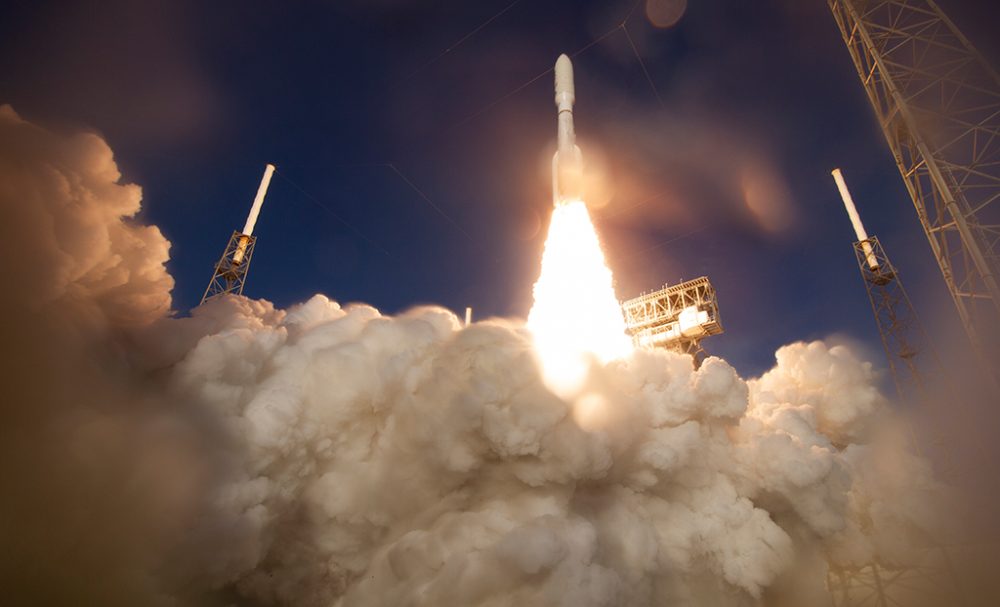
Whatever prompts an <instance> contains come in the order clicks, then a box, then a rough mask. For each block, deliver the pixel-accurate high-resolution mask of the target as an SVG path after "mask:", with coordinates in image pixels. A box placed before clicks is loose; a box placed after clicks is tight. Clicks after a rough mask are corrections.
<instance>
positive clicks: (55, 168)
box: [0, 106, 174, 326]
mask: <svg viewBox="0 0 1000 607" xmlns="http://www.w3.org/2000/svg"><path fill="white" fill-rule="evenodd" d="M120 177H121V175H120V173H119V172H118V167H117V166H116V165H115V162H114V160H113V159H112V153H111V148H109V147H108V145H107V144H106V143H105V142H104V140H103V139H101V138H100V137H99V136H97V135H95V134H91V133H84V134H79V135H75V136H72V137H68V138H64V137H60V136H58V135H55V134H52V133H49V132H47V131H45V130H43V129H40V128H38V127H36V126H34V125H32V124H30V123H28V122H26V121H24V120H22V119H21V118H20V117H18V115H17V114H16V113H15V112H14V110H13V109H11V107H10V106H0V213H2V215H0V230H2V232H0V247H2V248H0V251H2V255H0V264H2V266H0V271H2V273H3V277H4V280H5V285H6V286H7V288H8V289H9V290H10V291H11V292H12V293H13V294H14V296H15V297H18V298H21V297H23V298H24V299H25V301H26V302H30V303H33V304H36V305H50V306H60V307H63V308H66V309H74V310H77V311H80V312H86V313H87V314H88V315H91V316H97V317H99V319H102V320H103V319H106V320H107V321H108V322H109V323H111V324H112V325H116V326H122V325H136V324H143V323H146V322H149V321H150V320H152V319H154V318H156V317H158V316H161V315H163V314H164V313H166V312H167V310H168V309H169V308H170V290H171V289H172V288H173V284H174V281H173V278H172V277H171V276H170V275H169V274H168V273H167V271H166V268H165V267H164V263H166V261H167V258H168V251H169V248H170V245H169V243H168V242H167V240H166V239H165V238H164V237H163V235H162V234H160V231H159V229H157V228H156V227H153V226H142V225H137V224H134V223H131V222H130V221H129V219H130V218H132V217H133V216H135V214H136V213H138V212H139V207H140V200H141V197H142V193H141V190H140V189H139V187H138V186H135V185H126V184H121V183H119V179H120Z"/></svg>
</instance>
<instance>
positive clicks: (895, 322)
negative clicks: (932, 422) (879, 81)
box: [832, 169, 940, 399]
mask: <svg viewBox="0 0 1000 607" xmlns="http://www.w3.org/2000/svg"><path fill="white" fill-rule="evenodd" d="M832 175H833V178H834V180H835V181H836V182H837V189H839V190H840V196H841V198H842V199H843V201H844V208H845V209H846V210H847V215H848V217H850V219H851V225H852V226H853V227H854V235H855V236H856V237H857V241H856V242H855V243H854V254H855V256H856V257H857V260H858V269H860V270H861V278H862V280H863V281H864V283H865V290H866V291H867V292H868V300H869V302H870V303H871V306H872V313H873V314H874V315H875V324H876V325H877V326H878V332H879V337H880V338H881V340H882V347H883V348H884V349H885V356H886V359H887V361H888V362H889V370H890V372H891V373H892V380H893V382H894V383H895V384H896V392H897V393H898V394H899V396H900V398H902V399H906V398H908V397H919V396H920V395H921V394H920V393H922V392H923V391H924V388H925V387H924V381H925V380H924V375H923V372H922V370H921V368H920V365H919V364H918V355H919V354H920V351H921V350H924V349H927V350H930V347H929V344H927V343H926V342H927V336H926V334H925V333H924V330H923V327H922V326H921V325H920V321H919V320H918V319H917V313H916V311H914V309H913V304H912V303H910V298H909V296H907V294H906V290H904V289H903V284H902V283H901V282H900V280H899V275H898V274H897V272H896V268H895V267H894V266H893V265H892V262H890V261H889V257H888V256H887V255H886V253H885V250H884V249H883V248H882V244H881V243H880V242H879V240H878V238H876V237H874V236H872V237H869V236H868V232H866V231H865V226H864V224H862V223H861V216H860V215H858V210H857V207H855V206H854V199H853V198H852V197H851V192H850V191H849V190H848V189H847V183H846V182H845V181H844V176H843V174H842V173H841V172H840V169H834V170H833V173H832ZM921 342H923V345H922V346H918V344H919V343H921ZM928 354H929V355H930V356H931V357H932V358H934V352H933V351H932V350H931V351H929V352H928ZM932 362H936V360H935V361H932ZM935 366H937V365H935ZM925 370H926V369H925ZM938 371H939V372H940V369H938Z"/></svg>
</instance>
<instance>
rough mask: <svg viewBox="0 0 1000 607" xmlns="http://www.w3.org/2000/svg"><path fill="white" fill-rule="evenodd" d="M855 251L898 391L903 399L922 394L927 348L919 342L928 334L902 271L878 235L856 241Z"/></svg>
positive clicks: (924, 339)
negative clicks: (920, 360) (921, 361)
mask: <svg viewBox="0 0 1000 607" xmlns="http://www.w3.org/2000/svg"><path fill="white" fill-rule="evenodd" d="M854 254H855V256H856V257H857V259H858V268H859V269H860V270H861V278H862V279H863V281H864V283H865V289H866V290H867V291H868V301H870V302H871V305H872V313H874V315H875V323H876V324H877V325H878V332H879V337H880V338H881V340H882V347H883V348H884V349H885V357H886V359H887V360H888V362H889V371H890V372H891V373H892V380H893V382H895V384H896V392H897V393H898V394H899V396H900V398H906V397H907V396H914V392H917V393H922V392H923V391H924V374H923V371H922V370H921V368H920V365H919V364H918V355H920V354H921V350H922V349H924V348H921V347H919V344H920V342H922V341H926V336H925V335H924V331H923V328H922V327H921V326H920V321H919V320H918V319H917V313H916V312H915V311H914V309H913V304H911V303H910V298H909V297H908V296H907V295H906V290H905V289H903V283H902V282H900V280H899V274H898V273H897V272H896V268H895V266H893V265H892V262H890V261H889V257H888V256H887V255H886V254H885V250H884V249H883V248H882V244H881V243H880V242H879V241H878V238H877V237H875V236H872V237H871V238H868V239H867V240H862V241H858V242H856V243H854ZM872 260H874V261H875V263H874V264H872V263H871V261H872ZM921 358H922V357H921Z"/></svg>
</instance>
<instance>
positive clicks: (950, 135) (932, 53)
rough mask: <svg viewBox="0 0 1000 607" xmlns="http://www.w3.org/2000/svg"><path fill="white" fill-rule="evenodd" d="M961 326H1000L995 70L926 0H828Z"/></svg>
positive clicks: (979, 347)
mask: <svg viewBox="0 0 1000 607" xmlns="http://www.w3.org/2000/svg"><path fill="white" fill-rule="evenodd" d="M827 2H828V4H829V7H830V10H831V11H832V12H833V16H834V18H835V19H836V21H837V25H838V26H839V27H840V32H841V34H842V36H843V39H844V42H845V43H846V44H847V48H848V50H849V51H850V54H851V58H852V59H853V61H854V65H855V67H856V68H857V71H858V75H859V76H860V77H861V82H862V84H863V85H864V87H865V91H866V92H867V93H868V98H869V100H870V101H871V103H872V106H873V107H874V109H875V113H876V115H877V117H878V121H879V124H880V125H881V127H882V131H883V134H884V135H885V138H886V141H887V142H888V144H889V147H890V149H891V150H892V154H893V156H894V158H895V160H896V164H897V166H898V168H899V172H900V174H901V175H902V177H903V181H904V182H905V184H906V188H907V190H908V191H909V194H910V197H911V198H912V200H913V204H914V207H915V208H916V211H917V216H918V217H919V219H920V222H921V224H922V225H923V228H924V231H925V232H926V235H927V239H928V242H929V243H930V246H931V249H932V251H933V254H934V257H935V258H936V259H937V262H938V265H939V266H940V269H941V273H942V275H943V276H944V280H945V283H946V284H947V287H948V290H949V291H950V293H951V296H952V299H953V300H954V302H955V306H956V307H957V309H958V314H959V316H960V318H961V321H962V324H963V326H964V328H965V332H966V334H967V335H968V337H969V340H970V341H971V342H972V344H973V347H974V349H975V350H976V352H977V354H978V355H979V357H980V358H981V359H982V360H983V361H984V362H985V361H986V360H995V359H994V358H993V355H995V354H996V351H995V348H996V347H997V344H1000V339H998V338H997V336H998V334H1000V333H998V327H1000V286H998V276H1000V271H998V267H1000V77H998V76H997V73H996V71H995V70H993V68H992V67H991V66H990V65H989V64H987V63H986V61H984V60H983V58H982V57H981V56H980V55H979V54H978V53H977V52H976V50H975V49H974V48H973V47H972V45H971V44H970V43H969V41H968V40H967V39H966V38H965V36H963V35H962V33H961V32H959V31H958V29H957V28H956V27H955V25H954V24H953V23H952V22H951V21H950V20H949V19H948V18H947V17H946V16H945V15H944V13H943V12H941V9H940V8H938V6H937V4H936V3H935V2H933V0H827Z"/></svg>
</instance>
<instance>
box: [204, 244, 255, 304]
mask: <svg viewBox="0 0 1000 607" xmlns="http://www.w3.org/2000/svg"><path fill="white" fill-rule="evenodd" d="M256 243H257V237H256V236H248V235H246V234H243V233H241V232H233V235H232V236H230V237H229V244H227V245H226V249H225V251H223V252H222V257H220V258H219V261H218V262H216V264H215V272H214V273H213V274H212V280H210V281H209V282H208V287H207V288H206V289H205V294H204V295H202V296H201V303H205V302H206V301H207V300H209V299H212V298H213V297H218V296H219V295H225V294H226V293H234V294H236V295H242V294H243V285H244V284H245V283H246V279H247V272H248V271H249V270H250V259H251V257H253V249H254V245H255V244H256Z"/></svg>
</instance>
